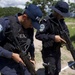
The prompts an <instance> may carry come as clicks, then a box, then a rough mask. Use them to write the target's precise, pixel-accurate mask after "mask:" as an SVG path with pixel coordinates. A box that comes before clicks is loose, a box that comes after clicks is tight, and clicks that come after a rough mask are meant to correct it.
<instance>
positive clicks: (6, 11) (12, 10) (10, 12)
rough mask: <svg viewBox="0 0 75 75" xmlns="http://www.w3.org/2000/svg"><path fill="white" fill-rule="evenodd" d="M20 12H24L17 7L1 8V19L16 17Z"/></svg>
mask: <svg viewBox="0 0 75 75" xmlns="http://www.w3.org/2000/svg"><path fill="white" fill-rule="evenodd" d="M18 12H22V9H20V8H17V7H6V8H0V17H3V16H9V15H14V14H16V13H18Z"/></svg>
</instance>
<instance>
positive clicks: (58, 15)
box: [55, 12, 64, 20]
mask: <svg viewBox="0 0 75 75" xmlns="http://www.w3.org/2000/svg"><path fill="white" fill-rule="evenodd" d="M55 16H56V18H57V19H58V20H60V19H64V17H63V16H62V15H60V14H59V13H57V12H55Z"/></svg>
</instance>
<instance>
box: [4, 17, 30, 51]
mask: <svg viewBox="0 0 75 75" xmlns="http://www.w3.org/2000/svg"><path fill="white" fill-rule="evenodd" d="M8 18H9V20H10V27H9V28H8V29H7V30H6V32H5V35H6V37H7V39H6V44H5V45H4V48H5V49H7V50H10V51H13V52H19V51H18V48H19V49H21V50H27V49H28V48H29V46H30V44H31V40H30V39H28V38H27V33H26V32H25V30H24V28H23V27H22V25H20V24H19V23H17V22H16V17H15V16H9V17H8Z"/></svg>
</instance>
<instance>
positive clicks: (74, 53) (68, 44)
mask: <svg viewBox="0 0 75 75" xmlns="http://www.w3.org/2000/svg"><path fill="white" fill-rule="evenodd" d="M59 27H60V29H61V32H60V34H61V37H62V38H63V39H64V40H65V41H66V43H65V44H66V48H67V49H68V50H69V51H70V53H71V55H72V57H73V59H74V61H75V49H74V47H73V45H72V42H71V40H70V37H69V36H68V34H67V33H66V32H65V30H63V28H62V25H61V24H60V21H59Z"/></svg>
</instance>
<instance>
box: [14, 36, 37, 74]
mask: <svg viewBox="0 0 75 75" xmlns="http://www.w3.org/2000/svg"><path fill="white" fill-rule="evenodd" d="M13 37H14V40H15V43H16V44H17V50H18V51H19V52H20V57H21V59H22V60H23V62H24V63H25V65H26V67H27V69H28V71H29V72H30V73H31V75H36V71H35V68H34V66H33V64H32V63H31V61H30V59H29V56H28V54H27V50H28V48H29V46H30V44H31V40H30V39H28V38H26V44H25V45H26V46H25V51H24V50H22V48H21V46H20V44H19V42H18V40H17V38H16V37H15V36H14V35H13ZM16 44H15V46H16Z"/></svg>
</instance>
